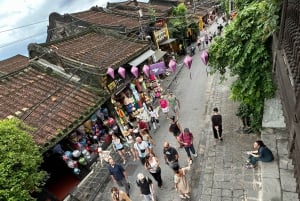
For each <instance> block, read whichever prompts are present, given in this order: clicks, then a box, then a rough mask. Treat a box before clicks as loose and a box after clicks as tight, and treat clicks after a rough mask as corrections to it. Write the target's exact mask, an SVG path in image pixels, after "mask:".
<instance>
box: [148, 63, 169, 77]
mask: <svg viewBox="0 0 300 201" xmlns="http://www.w3.org/2000/svg"><path fill="white" fill-rule="evenodd" d="M165 70H166V66H165V62H163V61H162V62H159V63H155V64H152V65H150V74H152V75H159V74H162V73H165Z"/></svg>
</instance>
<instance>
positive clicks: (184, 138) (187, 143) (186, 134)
mask: <svg viewBox="0 0 300 201" xmlns="http://www.w3.org/2000/svg"><path fill="white" fill-rule="evenodd" d="M193 139H194V137H193V134H192V133H191V132H190V129H188V128H185V129H184V130H183V133H181V134H180V135H179V136H178V137H177V140H178V142H179V144H181V145H183V146H184V149H185V151H186V153H187V155H188V159H189V161H190V164H192V163H193V161H192V157H191V153H190V152H192V155H193V156H194V157H197V153H196V152H195V148H194V144H193Z"/></svg>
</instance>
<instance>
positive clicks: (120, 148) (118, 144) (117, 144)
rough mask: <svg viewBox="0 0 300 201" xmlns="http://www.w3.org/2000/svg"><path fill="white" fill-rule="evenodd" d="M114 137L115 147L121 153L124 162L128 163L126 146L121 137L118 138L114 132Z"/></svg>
mask: <svg viewBox="0 0 300 201" xmlns="http://www.w3.org/2000/svg"><path fill="white" fill-rule="evenodd" d="M111 137H112V144H113V149H114V150H115V151H116V152H118V154H119V155H120V157H121V158H122V160H123V164H125V163H126V159H125V154H126V153H125V150H124V146H123V144H122V142H121V139H120V138H118V137H117V136H116V135H115V134H114V133H113V134H112V135H111Z"/></svg>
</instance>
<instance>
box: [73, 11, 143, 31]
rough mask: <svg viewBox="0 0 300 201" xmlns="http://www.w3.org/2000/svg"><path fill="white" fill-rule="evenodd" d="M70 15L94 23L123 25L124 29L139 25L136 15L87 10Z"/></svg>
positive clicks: (110, 25) (109, 25)
mask: <svg viewBox="0 0 300 201" xmlns="http://www.w3.org/2000/svg"><path fill="white" fill-rule="evenodd" d="M70 15H71V16H72V17H75V18H77V19H80V20H82V21H86V22H88V23H91V24H95V25H102V26H107V27H113V26H115V27H116V26H121V25H123V26H125V27H126V29H135V28H138V27H140V24H139V20H138V17H137V16H136V17H135V18H134V17H129V16H124V15H117V14H113V13H107V12H103V11H102V12H101V11H100V10H99V11H95V10H88V11H84V12H79V13H73V14H70Z"/></svg>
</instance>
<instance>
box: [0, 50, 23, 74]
mask: <svg viewBox="0 0 300 201" xmlns="http://www.w3.org/2000/svg"><path fill="white" fill-rule="evenodd" d="M27 65H28V58H27V57H25V56H22V55H19V54H18V55H16V56H13V57H10V58H8V59H5V60H2V61H0V75H6V74H8V73H12V72H15V71H17V70H20V69H22V68H24V67H26V66H27Z"/></svg>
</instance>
